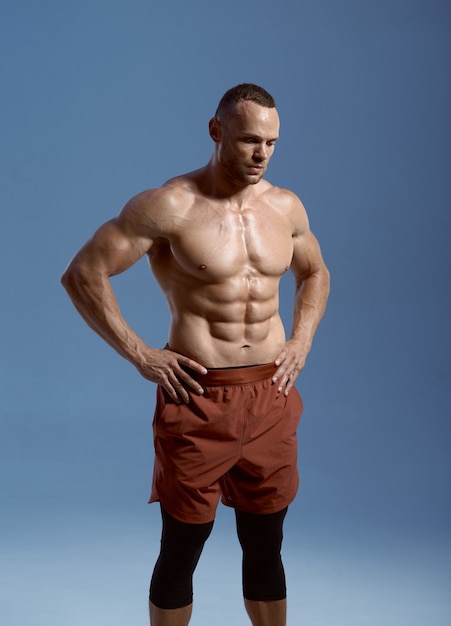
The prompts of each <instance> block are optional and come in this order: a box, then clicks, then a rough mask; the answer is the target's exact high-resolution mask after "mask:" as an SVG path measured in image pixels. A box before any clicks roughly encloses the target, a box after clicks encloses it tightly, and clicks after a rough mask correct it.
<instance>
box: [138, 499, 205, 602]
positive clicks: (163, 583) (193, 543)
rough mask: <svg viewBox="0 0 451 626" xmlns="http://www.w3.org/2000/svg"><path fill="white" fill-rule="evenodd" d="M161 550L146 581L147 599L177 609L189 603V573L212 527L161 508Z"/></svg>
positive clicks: (191, 590)
mask: <svg viewBox="0 0 451 626" xmlns="http://www.w3.org/2000/svg"><path fill="white" fill-rule="evenodd" d="M162 519H163V529H162V534H161V550H160V555H159V557H158V560H157V562H156V564H155V569H154V572H153V576H152V581H151V584H150V593H149V597H150V600H151V602H152V603H153V604H154V605H155V606H157V607H159V608H161V609H178V608H181V607H183V606H187V605H188V604H191V603H192V600H193V573H194V570H195V569H196V565H197V563H198V561H199V558H200V555H201V553H202V549H203V547H204V544H205V542H206V540H207V539H208V537H209V535H210V533H211V530H212V528H213V522H209V523H207V524H185V523H184V522H180V521H179V520H176V519H175V518H173V517H171V516H170V515H169V514H168V513H167V512H166V511H165V510H164V509H163V508H162Z"/></svg>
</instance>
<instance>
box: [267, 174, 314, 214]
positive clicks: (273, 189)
mask: <svg viewBox="0 0 451 626" xmlns="http://www.w3.org/2000/svg"><path fill="white" fill-rule="evenodd" d="M265 182H267V181H265ZM263 195H264V197H265V199H266V200H267V201H268V202H270V203H271V204H272V205H274V207H275V208H277V209H278V210H280V211H282V212H284V213H285V212H292V211H294V212H299V211H301V212H302V211H305V209H304V205H303V204H302V202H301V200H300V198H299V196H297V195H296V194H295V193H294V192H293V191H291V190H290V189H284V188H283V187H277V186H275V185H271V184H270V183H268V186H267V187H265V188H264V189H263Z"/></svg>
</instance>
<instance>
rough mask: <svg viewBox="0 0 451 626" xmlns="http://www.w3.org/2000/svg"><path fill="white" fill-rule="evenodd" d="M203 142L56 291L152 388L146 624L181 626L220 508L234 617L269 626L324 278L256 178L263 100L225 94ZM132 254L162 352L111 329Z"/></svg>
mask: <svg viewBox="0 0 451 626" xmlns="http://www.w3.org/2000/svg"><path fill="white" fill-rule="evenodd" d="M209 131H210V136H211V138H212V140H213V142H214V151H213V155H212V158H211V160H210V161H209V163H208V164H207V165H206V166H205V167H203V168H201V169H199V170H196V171H194V172H191V173H189V174H185V175H183V176H179V177H177V178H174V179H171V180H170V181H168V182H167V183H166V184H164V185H163V186H162V187H161V188H159V189H153V190H150V191H145V192H143V193H140V194H139V195H137V196H136V197H134V198H132V199H131V200H130V201H129V202H128V203H127V204H126V206H125V207H124V209H123V210H122V212H121V213H120V215H119V216H118V217H117V218H115V219H113V220H111V221H109V222H107V223H106V224H104V225H103V226H101V228H100V229H99V230H98V231H97V232H96V233H95V234H94V236H93V237H92V239H91V240H90V241H88V243H86V244H85V246H84V247H83V248H82V249H81V250H80V251H79V252H78V254H77V255H76V256H75V258H74V259H73V260H72V262H71V263H70V265H69V267H68V268H67V270H66V272H65V273H64V276H63V278H62V282H63V285H64V287H65V288H66V289H67V291H68V293H69V295H70V297H71V298H72V301H73V302H74V304H75V306H76V308H77V309H78V311H79V312H80V314H81V315H82V316H83V318H84V319H85V320H86V322H87V323H88V324H89V326H91V328H93V329H94V330H95V331H96V332H97V333H99V335H101V336H102V337H103V338H104V339H105V340H106V341H107V342H108V343H109V344H110V345H111V346H112V347H113V348H114V349H115V350H116V351H117V352H118V353H119V354H120V355H121V356H123V357H124V358H126V359H127V360H128V361H130V362H131V363H132V364H133V365H134V366H135V367H136V368H137V370H138V371H139V373H140V374H141V375H142V376H144V378H146V379H147V380H150V381H152V382H154V383H157V385H158V387H157V407H156V415H155V420H154V437H155V468H154V483H153V489H152V496H151V501H160V505H161V510H162V518H163V533H162V543H161V552H160V556H159V558H158V561H157V564H156V566H155V570H154V574H153V577H152V583H151V591H150V600H149V606H150V622H151V625H153V626H186V625H187V624H188V622H189V620H190V616H191V610H192V574H193V572H194V569H195V567H196V565H197V562H198V559H199V557H200V554H201V551H202V548H203V545H204V542H205V541H206V539H207V537H208V535H209V533H210V531H211V528H212V525H213V519H214V516H215V510H216V506H217V504H218V500H219V497H222V499H223V502H224V503H225V504H227V505H229V506H232V507H234V508H235V512H236V522H237V532H238V537H239V540H240V543H241V546H242V548H243V592H244V599H245V606H246V609H247V612H248V615H249V617H250V620H251V621H252V624H253V625H254V626H284V625H285V624H286V593H285V591H286V588H285V578H284V572H283V565H282V561H281V558H280V548H281V542H282V525H283V520H284V517H285V514H286V511H287V507H288V504H289V503H290V502H291V501H292V500H293V498H294V496H295V493H296V490H297V485H298V482H297V480H298V479H297V469H296V434H295V431H296V427H297V424H298V421H299V418H300V414H301V411H302V402H301V399H300V396H299V394H298V392H297V389H296V388H295V387H294V384H295V380H296V378H297V376H298V374H299V372H300V371H301V370H302V369H303V367H304V364H305V360H306V357H307V354H308V352H309V350H310V347H311V345H312V340H313V337H314V334H315V331H316V329H317V326H318V324H319V322H320V320H321V317H322V315H323V312H324V309H325V305H326V300H327V297H328V292H329V273H328V271H327V269H326V266H325V264H324V262H323V259H322V257H321V252H320V248H319V245H318V242H317V240H316V239H315V237H314V235H313V234H312V232H311V231H310V229H309V223H308V218H307V215H306V212H305V209H304V207H303V205H302V203H301V202H300V200H299V199H298V198H297V197H296V196H295V195H294V194H293V193H291V192H290V191H287V190H284V189H280V188H278V187H274V186H273V185H271V184H270V183H269V182H267V181H266V180H265V179H264V178H263V176H264V174H265V171H266V168H267V166H268V163H269V160H270V158H271V156H272V154H273V152H274V146H275V144H276V141H277V139H278V137H279V117H278V114H277V110H276V107H275V102H274V100H273V99H272V97H271V96H270V95H269V94H268V93H267V92H266V91H265V90H264V89H262V88H261V87H258V86H256V85H250V84H244V85H238V86H237V87H234V88H232V89H230V90H229V91H228V92H227V93H226V94H225V95H224V96H223V98H222V100H221V102H220V104H219V106H218V109H217V111H216V114H215V117H214V118H213V119H212V120H210V123H209ZM145 254H146V255H147V256H148V258H149V262H150V266H151V268H152V272H153V274H154V276H155V277H156V279H157V281H158V283H159V285H160V287H161V289H162V290H163V292H164V294H165V296H166V299H167V301H168V304H169V309H170V313H171V324H170V331H169V342H168V345H167V346H166V347H165V348H163V349H156V348H151V347H149V346H148V345H146V344H145V342H144V341H143V340H142V339H141V338H140V337H139V336H138V335H137V334H136V333H135V332H134V331H133V330H132V329H131V328H130V326H129V325H128V324H127V323H126V321H125V320H124V318H123V317H122V315H121V313H120V310H119V307H118V304H117V301H116V299H115V296H114V293H113V291H112V288H111V284H110V281H109V278H110V277H111V276H114V275H116V274H119V273H121V272H124V271H125V270H127V269H128V268H129V267H130V266H131V265H133V264H134V263H136V261H138V259H140V258H141V257H142V256H143V255H145ZM287 270H291V272H292V273H293V274H294V277H295V280H296V293H295V303H294V313H293V325H292V330H291V334H290V336H289V338H288V339H287V338H286V336H285V331H284V328H283V325H282V321H281V319H280V316H279V312H278V286H279V281H280V278H281V276H282V275H283V274H284V273H285V272H286V271H287Z"/></svg>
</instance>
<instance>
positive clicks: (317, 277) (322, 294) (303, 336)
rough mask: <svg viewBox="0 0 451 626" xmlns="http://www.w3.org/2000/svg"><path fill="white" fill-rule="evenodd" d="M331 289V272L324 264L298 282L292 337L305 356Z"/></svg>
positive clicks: (310, 345)
mask: <svg viewBox="0 0 451 626" xmlns="http://www.w3.org/2000/svg"><path fill="white" fill-rule="evenodd" d="M329 289H330V279H329V272H328V270H327V268H326V266H324V265H323V266H321V267H320V268H319V269H318V270H317V271H316V272H315V273H313V274H311V275H310V276H308V277H307V278H305V279H304V280H298V281H297V283H296V293H295V301H294V312H293V326H292V330H291V335H290V339H291V340H293V341H296V342H297V343H298V345H299V351H300V354H302V355H304V356H307V354H308V353H309V351H310V348H311V347H312V343H313V338H314V336H315V333H316V330H317V328H318V325H319V323H320V321H321V319H322V317H323V315H324V311H325V309H326V303H327V299H328V296H329Z"/></svg>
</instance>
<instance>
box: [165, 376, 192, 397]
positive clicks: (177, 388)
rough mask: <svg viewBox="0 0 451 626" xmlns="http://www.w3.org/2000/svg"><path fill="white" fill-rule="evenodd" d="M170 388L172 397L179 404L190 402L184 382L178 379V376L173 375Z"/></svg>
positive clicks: (169, 383) (169, 384) (169, 382)
mask: <svg viewBox="0 0 451 626" xmlns="http://www.w3.org/2000/svg"><path fill="white" fill-rule="evenodd" d="M168 386H169V387H170V389H171V391H170V393H171V397H172V398H173V399H174V400H175V401H176V402H177V403H179V402H180V401H182V402H184V403H185V404H187V403H188V402H189V394H188V392H187V390H186V389H185V387H184V385H183V384H182V382H181V381H180V380H179V379H178V378H177V376H176V375H175V374H174V373H172V376H171V380H169V381H168Z"/></svg>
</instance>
